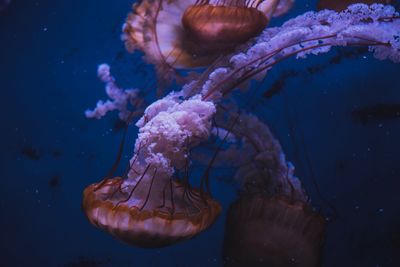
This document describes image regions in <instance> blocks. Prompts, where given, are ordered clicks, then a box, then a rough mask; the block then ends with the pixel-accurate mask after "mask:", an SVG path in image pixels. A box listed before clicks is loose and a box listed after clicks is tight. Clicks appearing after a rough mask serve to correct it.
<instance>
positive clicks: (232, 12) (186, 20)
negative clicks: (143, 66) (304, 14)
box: [123, 0, 293, 76]
mask: <svg viewBox="0 0 400 267" xmlns="http://www.w3.org/2000/svg"><path fill="white" fill-rule="evenodd" d="M292 3H293V0H280V1H279V0H255V1H250V0H239V1H237V0H221V1H219V0H218V1H217V0H211V1H210V0H197V1H195V0H172V1H163V0H143V1H142V2H140V3H138V4H135V5H133V11H132V13H130V14H129V16H128V18H127V20H126V23H125V24H124V27H123V31H124V33H125V34H124V35H123V39H124V40H125V44H126V47H127V49H128V50H129V51H133V50H135V49H138V50H141V51H142V52H144V54H145V58H146V59H147V61H148V62H149V63H152V64H155V66H156V68H157V70H158V72H159V74H161V76H168V73H169V72H171V71H172V69H174V68H192V67H199V66H206V65H209V64H210V63H212V62H213V61H214V60H215V59H216V58H217V57H219V56H221V54H227V53H229V52H232V50H233V49H234V48H235V47H236V46H237V45H238V44H242V43H244V42H246V41H248V40H249V39H250V38H252V37H255V36H257V35H258V34H259V33H260V32H261V31H262V30H263V29H264V28H265V26H266V25H267V24H268V22H269V20H270V19H271V17H272V16H277V15H280V14H283V13H285V12H287V10H288V9H289V8H290V7H291V5H292Z"/></svg>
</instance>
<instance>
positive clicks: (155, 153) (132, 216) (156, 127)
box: [83, 65, 221, 247]
mask: <svg viewBox="0 0 400 267" xmlns="http://www.w3.org/2000/svg"><path fill="white" fill-rule="evenodd" d="M99 76H100V77H101V78H102V79H103V80H105V81H108V82H107V87H106V88H107V92H108V94H109V95H110V96H112V97H113V98H114V102H106V103H103V106H102V105H101V103H99V104H98V106H97V108H96V109H95V110H94V111H92V112H90V111H88V112H87V113H86V115H87V116H88V117H98V116H100V117H101V115H104V113H105V112H106V111H108V110H113V109H120V111H121V108H122V107H123V104H124V103H125V105H126V102H127V98H129V99H133V98H134V94H131V97H129V95H128V94H123V92H122V91H121V89H119V90H118V88H111V87H112V86H113V81H114V79H113V78H112V77H111V76H109V67H108V66H107V65H101V66H100V67H99ZM114 85H115V84H114ZM130 92H131V93H132V91H130ZM102 107H104V108H102ZM214 112H215V108H214V105H213V104H212V103H209V102H203V101H201V100H200V99H196V98H193V99H190V100H187V101H183V102H182V101H180V100H179V98H178V97H174V96H170V97H169V98H165V99H163V100H160V101H158V102H156V103H154V104H153V105H150V106H149V107H148V108H147V109H146V111H145V114H146V115H145V116H144V117H142V119H141V120H140V121H139V122H138V123H137V125H138V126H139V127H140V133H139V138H138V139H137V140H136V145H135V153H134V156H133V157H132V159H131V160H130V164H129V167H128V173H127V175H126V176H127V177H126V178H122V177H115V178H106V179H104V180H103V181H101V182H99V183H95V184H92V185H90V186H88V187H87V188H86V189H85V191H84V193H83V210H84V212H85V214H86V216H87V218H88V219H89V221H90V222H91V223H92V224H93V225H95V226H97V227H98V228H100V229H103V230H105V231H106V232H108V233H110V234H112V235H113V236H114V237H116V238H117V239H119V240H121V241H123V242H125V243H128V244H131V245H134V246H139V247H162V246H167V245H170V244H173V243H176V242H178V241H182V240H186V239H189V238H191V237H193V236H195V235H197V234H198V233H200V232H202V231H204V230H205V229H207V228H208V227H209V226H210V225H211V224H212V223H213V222H214V221H215V219H216V217H217V215H218V214H219V213H220V210H221V207H220V205H219V203H218V202H217V201H215V200H214V199H213V198H211V196H210V195H209V194H208V192H207V191H206V189H205V185H206V183H207V181H204V180H202V181H203V183H202V187H200V188H199V189H195V188H193V187H192V186H191V185H190V183H189V175H188V173H184V175H183V178H181V179H178V178H177V176H176V171H177V170H183V171H184V172H185V171H187V168H188V166H189V164H190V162H189V160H188V156H189V155H188V154H189V150H190V149H191V148H192V147H193V146H196V145H198V144H199V142H201V140H206V139H207V138H208V136H209V134H210V133H209V132H210V127H211V122H210V118H211V117H212V115H213V114H214ZM125 115H126V110H124V111H121V113H120V118H125Z"/></svg>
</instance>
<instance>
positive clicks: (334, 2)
mask: <svg viewBox="0 0 400 267" xmlns="http://www.w3.org/2000/svg"><path fill="white" fill-rule="evenodd" d="M392 2H393V0H319V1H318V5H317V8H318V10H321V9H331V10H335V11H338V12H339V11H343V10H345V9H346V8H347V7H348V6H349V5H351V4H356V3H364V4H367V5H371V4H374V3H378V4H390V3H392Z"/></svg>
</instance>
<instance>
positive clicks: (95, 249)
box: [0, 0, 400, 267]
mask: <svg viewBox="0 0 400 267" xmlns="http://www.w3.org/2000/svg"><path fill="white" fill-rule="evenodd" d="M306 2H307V3H308V4H305V3H306ZM130 5H131V1H127V0H121V1H116V2H115V1H93V0H86V1H62V0H59V1H51V0H44V1H29V0H27V1H22V0H15V1H13V2H11V4H10V5H9V6H8V7H7V8H6V9H5V10H3V11H1V13H0V89H1V93H2V95H1V96H2V97H1V125H2V127H1V137H2V138H1V153H0V155H1V162H2V164H1V166H2V167H1V182H0V183H1V184H0V196H1V197H0V209H1V213H0V214H1V216H0V229H1V236H0V266H7V267H8V266H12V267H17V266H32V267H33V266H41V267H47V266H68V267H70V266H74V267H76V266H96V267H97V266H121V267H123V266H222V260H221V245H222V241H223V234H224V232H223V231H224V223H225V221H224V220H225V211H226V208H227V207H228V205H229V203H230V202H231V201H232V200H233V199H234V197H235V189H234V187H233V186H232V185H231V184H229V183H226V182H224V181H219V180H213V182H212V188H213V193H214V196H215V197H216V198H217V199H218V200H219V201H220V202H221V203H222V204H223V205H224V213H223V214H222V215H221V216H220V217H219V219H218V221H217V222H216V224H215V225H213V227H212V228H211V229H210V230H208V231H206V232H205V233H203V234H201V235H200V236H198V237H196V238H194V239H193V240H189V241H186V242H183V243H180V244H177V245H174V246H171V247H167V248H163V249H153V250H148V249H139V248H133V247H129V246H127V245H124V244H122V243H120V242H118V241H116V240H115V239H113V238H112V237H111V236H110V235H107V234H105V233H104V232H101V231H99V230H98V229H96V228H94V227H93V226H92V225H90V224H89V222H88V221H87V220H86V218H85V216H84V214H83V213H82V211H81V207H80V205H81V196H82V190H83V189H84V188H85V186H87V185H88V184H90V183H93V182H96V181H99V180H100V179H101V178H102V177H103V176H104V174H105V173H106V172H107V170H108V168H109V167H110V166H111V165H112V163H113V161H114V159H115V157H116V153H117V147H118V143H119V140H120V138H121V133H122V132H121V131H120V130H118V127H115V122H116V121H117V116H116V114H112V115H111V116H108V117H106V118H105V119H103V120H100V121H91V120H87V119H85V117H84V115H83V111H84V110H85V109H86V108H91V107H93V106H94V104H95V102H96V101H97V100H98V99H105V98H106V97H105V94H104V90H103V85H102V84H101V83H100V82H99V81H98V80H97V78H96V68H97V65H98V64H100V63H103V62H108V63H109V64H110V65H111V67H112V71H113V74H114V75H115V76H116V78H117V79H118V81H119V83H120V84H121V85H122V86H123V87H143V86H145V85H146V84H148V83H149V81H150V80H153V79H154V78H155V76H154V73H153V72H152V70H151V67H149V66H147V65H146V64H144V63H143V62H142V61H141V57H140V55H138V54H134V55H132V54H128V53H127V52H125V49H124V47H123V44H122V42H121V41H120V38H119V35H120V29H121V25H122V22H123V21H124V18H125V16H126V14H127V13H128V11H129V10H130ZM314 6H315V1H303V0H299V1H297V3H296V5H295V7H294V9H293V11H292V12H291V13H290V14H288V15H287V16H285V17H284V18H281V19H278V20H275V21H274V24H275V25H279V24H280V23H282V22H283V21H284V20H285V19H287V18H290V17H293V16H295V15H296V14H301V13H303V12H305V11H306V10H311V9H314ZM399 75H400V66H399V65H395V64H394V63H391V62H388V61H382V62H381V61H378V60H375V59H374V58H372V56H371V55H370V54H368V53H365V52H364V51H360V50H354V49H336V50H333V51H331V52H330V53H328V54H326V55H322V56H319V57H313V58H309V59H306V60H295V59H291V60H288V61H286V62H283V63H281V64H280V65H279V66H276V67H275V68H274V69H273V70H272V71H271V72H270V73H269V76H268V78H267V79H266V81H265V82H264V84H263V85H262V86H261V89H260V90H259V91H258V94H259V95H258V96H257V97H256V98H255V100H254V102H253V103H254V104H253V105H252V112H254V113H255V114H257V115H258V116H259V117H260V118H262V119H263V120H264V121H265V122H267V123H268V124H269V125H270V126H271V128H272V130H273V132H274V134H275V135H276V137H277V138H278V139H279V140H280V141H281V143H282V145H283V148H284V150H285V152H286V154H287V157H288V159H289V160H291V161H292V162H293V163H294V164H295V166H296V167H297V172H296V173H297V175H298V176H299V177H300V178H301V179H302V181H303V183H304V186H305V188H306V189H307V191H308V193H309V195H310V197H311V198H312V200H313V204H314V206H315V207H317V208H321V210H322V212H325V213H326V214H328V215H329V214H330V213H331V210H330V209H329V207H328V206H327V205H326V203H325V202H323V201H322V198H321V196H320V195H318V194H317V190H316V188H315V186H314V185H313V183H312V179H311V178H312V177H314V178H315V179H316V181H317V182H318V185H319V188H320V191H321V193H322V195H323V197H324V198H326V199H327V200H328V201H329V202H330V203H331V204H332V205H333V206H334V207H335V208H336V209H337V211H338V215H339V216H338V218H337V219H336V220H335V221H333V222H332V223H330V224H329V225H328V232H327V240H326V245H325V250H324V258H323V259H324V260H323V266H371V267H377V266H380V267H384V266H400V207H399V203H400V194H399V188H400V157H399V150H400V140H399V137H400V118H399V114H398V113H397V115H396V110H397V112H398V109H399V105H400V84H399ZM271 88H275V89H277V88H278V89H281V91H280V93H278V94H275V95H274V96H272V97H270V98H267V97H263V94H264V92H265V91H268V90H270V89H271ZM128 136H129V138H128V142H127V144H126V147H127V149H126V152H125V154H124V159H125V160H126V159H127V158H129V157H130V150H132V144H133V142H134V140H135V137H136V129H135V127H131V128H130V129H129V135H128Z"/></svg>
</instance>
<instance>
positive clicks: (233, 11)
mask: <svg viewBox="0 0 400 267" xmlns="http://www.w3.org/2000/svg"><path fill="white" fill-rule="evenodd" d="M182 24H183V27H184V29H185V32H186V34H187V36H188V37H189V39H190V40H191V41H192V42H193V46H195V49H194V51H193V52H197V53H206V52H213V53H215V52H216V51H224V50H225V52H226V49H232V48H234V47H235V46H237V45H238V44H240V43H244V42H246V41H247V40H249V39H250V38H252V37H254V36H256V35H258V34H259V33H260V32H261V31H262V30H263V29H264V28H265V26H266V25H267V24H268V18H267V17H266V15H265V14H264V13H263V12H261V11H259V10H258V9H257V8H255V7H251V6H250V7H249V6H213V5H211V4H202V5H193V6H190V7H189V8H187V9H186V11H185V13H184V14H183V17H182ZM193 46H192V47H193ZM196 46H197V49H196Z"/></svg>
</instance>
